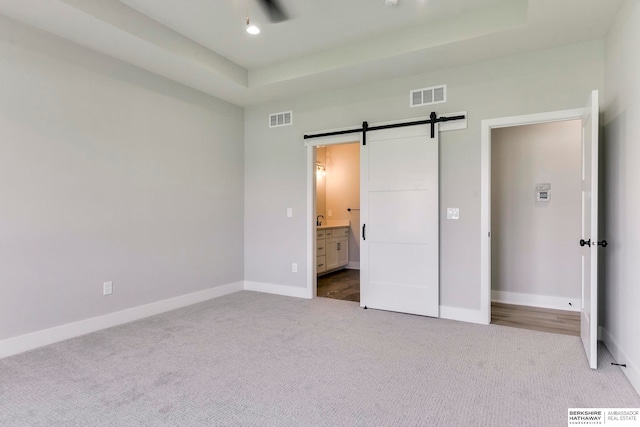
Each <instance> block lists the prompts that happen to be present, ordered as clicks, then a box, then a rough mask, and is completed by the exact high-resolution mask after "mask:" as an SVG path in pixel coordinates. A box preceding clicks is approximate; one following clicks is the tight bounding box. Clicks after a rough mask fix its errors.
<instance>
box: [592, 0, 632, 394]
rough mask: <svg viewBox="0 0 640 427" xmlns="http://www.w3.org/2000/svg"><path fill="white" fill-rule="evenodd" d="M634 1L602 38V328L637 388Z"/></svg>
mask: <svg viewBox="0 0 640 427" xmlns="http://www.w3.org/2000/svg"><path fill="white" fill-rule="evenodd" d="M638 52H640V2H637V1H635V0H629V1H627V2H625V4H624V6H623V7H622V9H621V11H620V13H619V15H618V19H617V21H616V23H615V24H614V26H613V27H612V31H611V32H610V34H609V36H608V37H607V41H606V64H607V67H606V97H605V101H606V108H605V120H604V124H605V142H604V145H605V166H604V186H605V191H604V193H603V194H602V196H603V197H604V201H605V206H606V208H605V229H604V233H603V234H604V235H603V236H602V237H603V238H605V239H606V240H607V241H608V242H609V246H608V247H607V248H606V249H604V250H601V251H600V253H601V254H602V255H603V256H604V257H605V280H604V283H603V284H602V287H603V288H604V306H605V310H604V333H603V338H604V341H605V343H606V344H607V347H608V348H609V350H611V352H612V354H613V355H614V357H615V358H616V359H617V361H618V362H619V363H627V364H628V367H627V368H626V369H623V371H624V372H625V373H626V374H627V376H628V377H629V379H630V380H631V382H632V383H633V384H634V386H635V388H636V390H638V392H640V369H639V366H640V338H639V337H640V310H639V309H638V304H639V303H640V268H638V260H640V223H639V218H640V167H639V165H640V143H639V141H640V56H639V55H638Z"/></svg>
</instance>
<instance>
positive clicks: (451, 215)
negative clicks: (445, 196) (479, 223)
mask: <svg viewBox="0 0 640 427" xmlns="http://www.w3.org/2000/svg"><path fill="white" fill-rule="evenodd" d="M447 219H460V208H447Z"/></svg>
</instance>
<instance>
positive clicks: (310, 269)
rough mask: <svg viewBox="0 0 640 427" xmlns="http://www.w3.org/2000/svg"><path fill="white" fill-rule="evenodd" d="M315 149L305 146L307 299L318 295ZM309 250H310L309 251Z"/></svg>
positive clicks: (311, 146)
mask: <svg viewBox="0 0 640 427" xmlns="http://www.w3.org/2000/svg"><path fill="white" fill-rule="evenodd" d="M315 148H316V147H315V146H313V145H308V146H307V217H308V218H307V229H306V234H307V246H306V247H307V287H306V289H307V296H306V297H307V298H315V297H316V296H317V295H318V277H317V276H318V273H317V268H318V265H317V264H318V263H317V256H316V251H317V247H318V245H316V238H317V237H318V233H317V232H316V229H315V228H314V227H313V224H315V223H316V219H317V218H316V209H317V207H316V185H317V183H316V161H317V159H316V149H315ZM309 218H311V219H309ZM309 248H311V250H309Z"/></svg>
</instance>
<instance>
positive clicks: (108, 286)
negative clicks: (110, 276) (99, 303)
mask: <svg viewBox="0 0 640 427" xmlns="http://www.w3.org/2000/svg"><path fill="white" fill-rule="evenodd" d="M112 293H113V282H104V283H103V284H102V295H111V294H112Z"/></svg>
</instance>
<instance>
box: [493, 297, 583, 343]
mask: <svg viewBox="0 0 640 427" xmlns="http://www.w3.org/2000/svg"><path fill="white" fill-rule="evenodd" d="M491 323H493V324H495V325H502V326H511V327H514V328H522V329H532V330H534V331H542V332H551V333H554V334H563V335H574V336H580V313H579V312H575V311H565V310H552V309H549V308H538V307H527V306H523V305H511V304H502V303H498V302H492V303H491Z"/></svg>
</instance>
